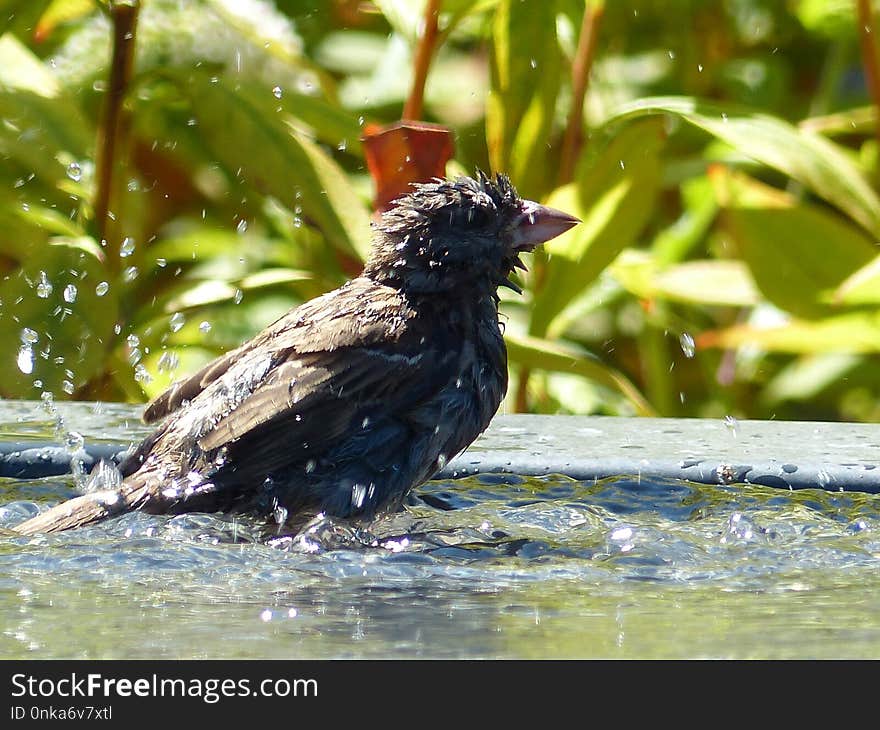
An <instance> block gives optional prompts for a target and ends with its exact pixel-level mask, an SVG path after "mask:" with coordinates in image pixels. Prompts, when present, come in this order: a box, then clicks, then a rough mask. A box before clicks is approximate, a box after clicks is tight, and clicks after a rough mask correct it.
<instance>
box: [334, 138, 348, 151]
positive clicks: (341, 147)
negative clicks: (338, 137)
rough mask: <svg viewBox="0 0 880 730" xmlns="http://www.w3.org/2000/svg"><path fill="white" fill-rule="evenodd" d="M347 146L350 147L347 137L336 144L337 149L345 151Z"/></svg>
mask: <svg viewBox="0 0 880 730" xmlns="http://www.w3.org/2000/svg"><path fill="white" fill-rule="evenodd" d="M347 148H348V140H346V139H344V140H342V141H341V142H340V143H339V144H338V145H336V149H338V150H339V151H340V152H345V150H346V149H347Z"/></svg>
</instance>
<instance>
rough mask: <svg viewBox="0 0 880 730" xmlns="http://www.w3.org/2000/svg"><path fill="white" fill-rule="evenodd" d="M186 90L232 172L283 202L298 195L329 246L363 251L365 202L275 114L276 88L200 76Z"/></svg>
mask: <svg viewBox="0 0 880 730" xmlns="http://www.w3.org/2000/svg"><path fill="white" fill-rule="evenodd" d="M182 91H183V92H184V93H185V94H186V95H187V96H189V98H190V101H191V104H192V108H193V111H194V113H195V114H196V115H197V118H198V122H199V128H200V130H201V133H202V137H203V139H204V141H205V143H206V144H207V145H208V146H209V148H210V149H211V152H212V154H214V155H216V157H217V159H218V160H219V161H220V162H222V164H224V165H225V166H226V168H227V169H228V170H229V171H230V173H231V174H233V175H236V174H239V173H240V174H241V175H242V176H244V177H246V178H248V179H249V180H250V181H251V182H252V183H253V184H254V185H255V186H256V187H257V188H258V189H259V190H261V191H262V192H264V193H267V194H269V195H273V196H274V197H276V198H278V199H279V200H281V201H285V202H287V201H292V200H293V199H294V197H295V196H296V195H299V196H300V197H299V199H298V202H299V203H300V205H301V206H302V210H303V214H304V215H305V216H306V217H308V218H310V219H312V220H313V221H314V222H315V223H316V225H317V226H318V227H319V228H320V229H321V231H322V232H323V234H324V235H325V236H326V238H327V240H328V241H329V242H330V243H331V244H333V245H334V246H336V247H337V248H339V249H341V250H342V251H344V252H346V253H348V254H354V255H356V256H358V257H360V258H362V259H363V258H365V257H366V255H367V253H368V251H369V246H370V232H369V214H368V212H367V209H366V207H365V205H364V203H363V202H362V201H361V200H360V198H359V197H358V195H357V193H356V192H355V191H354V189H353V188H352V186H351V183H350V182H349V181H348V178H347V177H346V175H345V173H344V172H343V171H342V170H341V169H340V167H339V166H338V165H337V164H336V163H335V162H334V161H333V159H332V158H331V157H330V156H329V155H328V154H327V153H326V152H324V151H323V150H322V149H321V148H320V147H319V146H318V145H317V144H315V143H314V142H313V141H311V140H309V139H307V138H306V137H305V136H304V135H302V134H299V133H297V132H296V131H295V130H294V129H293V127H292V125H291V123H290V120H289V118H288V117H287V116H286V115H279V114H278V113H277V111H276V109H277V103H273V102H277V100H276V99H274V98H273V97H272V95H271V94H259V93H257V91H256V90H254V89H252V88H250V87H247V86H243V85H241V86H236V85H233V83H232V82H230V81H227V80H224V79H219V80H216V79H215V81H214V82H212V81H211V80H209V79H208V78H207V77H205V76H201V75H195V76H193V77H192V78H191V79H190V82H189V83H187V84H183V85H182ZM267 97H268V98H267Z"/></svg>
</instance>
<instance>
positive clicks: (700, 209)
mask: <svg viewBox="0 0 880 730" xmlns="http://www.w3.org/2000/svg"><path fill="white" fill-rule="evenodd" d="M681 197H682V202H683V204H684V210H683V211H682V214H681V216H680V217H679V218H678V219H677V220H676V221H675V223H673V224H672V225H671V226H669V227H668V228H666V229H664V230H663V231H661V232H660V233H659V234H657V236H656V237H655V238H654V241H653V242H652V243H651V250H652V251H653V253H654V257H655V258H656V260H657V262H658V263H674V262H676V261H681V260H682V259H683V258H684V257H685V256H686V255H687V254H688V253H689V252H690V251H691V250H692V249H693V248H694V247H695V246H697V245H698V244H699V243H700V242H701V241H703V240H704V238H705V236H706V232H707V231H708V230H709V228H710V226H711V225H712V222H713V221H714V220H715V216H716V214H717V213H718V202H717V200H716V198H715V192H714V190H713V189H712V184H711V183H710V181H709V179H708V177H706V176H705V175H701V176H699V177H695V178H690V179H689V180H686V181H685V182H684V183H683V184H682V185H681Z"/></svg>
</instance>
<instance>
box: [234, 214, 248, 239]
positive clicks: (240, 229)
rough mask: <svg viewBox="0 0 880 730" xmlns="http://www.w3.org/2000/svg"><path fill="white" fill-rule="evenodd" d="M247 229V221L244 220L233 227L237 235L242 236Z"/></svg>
mask: <svg viewBox="0 0 880 730" xmlns="http://www.w3.org/2000/svg"><path fill="white" fill-rule="evenodd" d="M247 228H248V224H247V221H246V220H245V219H244V218H242V219H241V220H240V221H239V222H238V225H237V226H236V227H235V230H236V232H237V233H238V235H242V234H243V233H246V232H247Z"/></svg>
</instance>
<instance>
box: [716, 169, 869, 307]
mask: <svg viewBox="0 0 880 730" xmlns="http://www.w3.org/2000/svg"><path fill="white" fill-rule="evenodd" d="M713 177H714V179H715V180H716V181H717V182H718V190H719V196H720V197H721V203H722V205H723V206H724V207H725V215H724V222H725V225H726V227H727V228H728V230H729V231H730V233H731V234H732V236H733V238H734V240H735V241H736V244H737V246H738V248H739V250H740V252H741V254H742V258H743V260H744V261H745V262H746V264H747V265H748V267H749V269H750V270H751V272H752V275H753V276H754V279H755V283H756V284H757V286H758V288H759V289H760V290H761V292H762V293H763V294H764V296H765V297H766V298H767V299H768V300H769V301H771V302H773V303H774V304H775V305H776V306H778V307H780V308H781V309H784V310H786V311H788V312H791V313H792V314H794V315H796V316H798V317H803V318H808V319H812V318H818V317H822V316H826V315H828V314H832V313H833V311H834V308H833V307H832V306H830V305H829V304H828V302H827V294H826V292H827V291H828V290H835V289H837V288H838V287H839V286H840V285H841V284H842V283H843V282H844V281H846V280H847V279H848V278H849V277H850V276H852V274H853V273H854V272H856V271H858V270H859V269H861V268H862V267H863V266H865V265H866V264H868V263H869V262H870V261H872V260H873V259H874V257H875V255H876V252H877V249H876V248H875V246H874V244H873V243H872V241H871V239H869V238H868V237H867V236H865V235H864V234H863V233H862V231H861V230H860V229H858V228H856V227H855V226H853V225H851V224H849V223H848V222H847V221H845V220H844V219H842V218H841V217H839V216H837V215H834V214H833V213H830V212H828V211H827V210H824V209H822V208H818V207H816V206H812V205H809V204H806V203H801V204H797V203H796V201H795V200H794V199H793V198H791V197H790V196H787V195H786V194H784V193H781V192H780V191H778V190H775V189H774V188H768V187H767V186H765V185H762V184H761V183H758V182H756V181H753V180H750V179H749V178H747V177H745V176H744V175H729V174H726V173H723V172H722V171H720V170H719V171H716V173H715V175H714V176H713Z"/></svg>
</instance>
